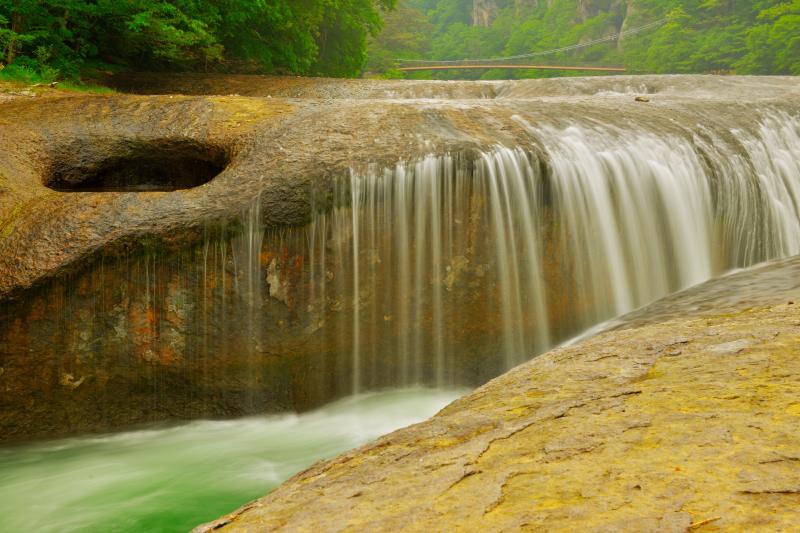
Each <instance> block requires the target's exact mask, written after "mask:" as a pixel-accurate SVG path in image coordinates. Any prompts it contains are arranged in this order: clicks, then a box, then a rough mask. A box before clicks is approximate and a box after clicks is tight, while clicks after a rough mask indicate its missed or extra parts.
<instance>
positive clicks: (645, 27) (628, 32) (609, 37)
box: [395, 18, 669, 64]
mask: <svg viewBox="0 0 800 533" xmlns="http://www.w3.org/2000/svg"><path fill="white" fill-rule="evenodd" d="M668 20H669V19H668V18H662V19H659V20H655V21H653V22H649V23H647V24H644V25H642V26H637V27H636V28H631V29H629V30H625V31H620V32H617V33H614V34H612V35H607V36H605V37H599V38H597V39H593V40H591V41H587V42H584V43H579V44H573V45H570V46H563V47H561V48H552V49H550V50H544V51H541V52H531V53H528V54H520V55H515V56H505V57H492V58H488V59H450V60H435V59H395V61H398V62H400V63H437V64H458V63H464V62H475V61H481V62H488V63H491V62H494V61H508V60H514V59H526V58H529V57H539V56H546V55H553V54H558V53H561V52H569V51H571V50H577V49H579V48H586V47H587V46H594V45H596V44H600V43H604V42H608V41H616V40H617V39H619V38H620V37H624V36H626V35H633V34H636V33H641V32H643V31H646V30H649V29H652V28H656V27H658V26H661V25H662V24H664V23H665V22H667V21H668Z"/></svg>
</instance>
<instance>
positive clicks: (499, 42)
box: [370, 0, 800, 78]
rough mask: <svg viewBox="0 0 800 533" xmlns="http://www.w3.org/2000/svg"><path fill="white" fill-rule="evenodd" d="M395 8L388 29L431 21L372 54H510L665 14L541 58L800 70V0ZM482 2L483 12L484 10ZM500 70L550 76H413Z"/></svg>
mask: <svg viewBox="0 0 800 533" xmlns="http://www.w3.org/2000/svg"><path fill="white" fill-rule="evenodd" d="M398 9H399V10H405V11H407V12H408V14H407V15H406V16H405V17H403V20H400V21H395V20H394V19H392V18H390V19H387V24H386V28H385V30H384V33H387V34H392V33H397V32H398V29H397V28H396V27H395V24H397V25H399V26H400V27H403V28H405V31H406V32H411V31H412V29H411V28H409V25H408V21H410V20H415V19H416V18H421V19H422V20H423V21H424V22H425V23H426V24H428V25H429V26H430V29H426V30H425V31H423V32H422V33H421V34H420V35H419V39H417V40H416V41H415V42H414V46H413V49H410V48H409V46H407V45H403V46H397V45H395V44H393V41H386V40H381V38H380V37H379V38H378V39H377V40H374V41H373V42H371V44H370V56H371V57H383V58H386V57H394V58H408V59H434V60H455V59H466V58H491V57H503V56H513V55H518V54H526V53H530V52H537V51H542V50H549V49H554V48H559V47H564V46H570V45H573V44H577V43H583V42H587V41H590V40H592V39H597V38H601V37H606V36H609V35H613V34H616V33H618V32H619V31H624V30H626V29H631V28H635V27H638V26H641V25H644V24H647V23H649V22H653V21H658V20H662V19H666V20H665V21H664V23H663V24H661V25H660V26H659V27H657V28H655V29H652V30H649V31H646V32H642V33H640V34H637V35H628V36H624V37H623V38H622V39H621V40H617V41H612V42H611V43H603V44H598V45H595V46H589V47H586V48H581V49H579V50H573V51H570V52H565V53H562V54H556V55H554V56H551V57H548V58H537V61H538V60H541V61H546V60H547V59H551V60H552V61H554V62H556V61H557V62H567V63H568V64H579V65H603V66H616V65H619V66H624V67H626V68H627V69H628V71H630V72H634V73H708V72H726V73H738V74H800V0H755V1H742V0H549V1H545V0H477V1H476V0H400V4H399V6H398ZM476 9H477V10H482V11H483V13H482V16H481V17H480V18H479V19H476V18H475V10H476ZM487 20H488V21H489V23H488V24H486V21H487ZM383 63H384V64H385V63H387V61H386V60H385V59H384V60H383ZM379 67H380V65H377V64H374V63H373V62H372V61H371V62H370V68H372V69H373V70H376V71H380V68H379ZM389 73H390V74H391V71H390V72H389ZM498 74H502V76H503V77H507V76H508V75H517V76H521V77H530V76H539V75H547V73H542V72H533V71H523V72H519V71H518V72H500V73H498V72H491V71H490V72H484V73H481V72H475V71H473V72H465V71H447V72H442V73H436V74H430V73H427V74H415V76H434V77H462V78H464V77H478V76H483V77H487V78H488V77H494V76H495V75H498ZM560 74H561V75H563V73H560Z"/></svg>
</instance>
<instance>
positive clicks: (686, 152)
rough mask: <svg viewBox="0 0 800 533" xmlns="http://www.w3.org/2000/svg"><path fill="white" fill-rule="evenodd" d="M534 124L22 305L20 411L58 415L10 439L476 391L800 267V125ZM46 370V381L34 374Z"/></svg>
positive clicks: (101, 272)
mask: <svg viewBox="0 0 800 533" xmlns="http://www.w3.org/2000/svg"><path fill="white" fill-rule="evenodd" d="M514 120H515V121H516V122H515V123H516V124H517V125H518V126H519V127H520V130H521V131H522V132H523V133H522V134H520V135H518V136H517V137H516V142H515V143H514V144H513V145H511V144H510V143H509V145H499V144H498V145H495V146H489V147H486V148H484V149H483V150H482V151H476V150H473V151H466V152H465V151H458V152H453V153H439V154H432V155H428V156H424V157H420V158H418V159H415V160H408V161H401V162H398V163H396V164H395V165H393V166H389V167H379V166H377V165H370V166H365V167H354V168H353V169H352V170H351V171H350V172H349V174H348V175H346V176H342V177H341V179H334V180H332V182H325V183H322V184H319V185H318V187H319V188H318V189H314V190H311V191H309V197H310V198H311V199H312V202H313V204H314V205H313V206H312V207H313V215H312V217H311V218H310V220H309V222H308V224H306V225H305V226H298V227H265V226H264V225H263V219H262V210H263V209H265V208H264V207H263V206H262V200H261V199H259V198H255V199H254V200H253V202H252V204H250V205H249V206H246V208H245V209H243V211H242V213H241V216H240V217H239V218H238V220H233V221H229V222H228V223H226V224H222V225H220V224H218V223H216V222H215V223H209V224H208V226H207V227H206V228H205V230H204V231H205V238H204V240H202V241H200V242H199V243H198V244H196V245H192V246H186V247H183V248H180V249H176V248H174V247H172V248H169V247H164V248H159V247H158V246H157V245H154V246H153V247H151V248H149V249H148V251H147V252H146V253H144V254H143V253H140V252H134V253H132V254H131V255H129V256H119V255H114V256H109V257H105V258H103V260H102V261H99V262H97V264H96V266H94V267H90V268H87V269H86V270H85V271H83V272H80V273H76V274H74V275H73V276H72V277H69V278H64V279H56V280H53V281H52V282H51V285H49V286H43V287H42V288H41V289H39V290H37V291H33V292H31V295H30V297H29V298H27V299H25V300H21V301H19V302H7V303H5V304H4V305H3V306H2V307H0V313H2V316H0V324H4V325H7V327H5V328H0V350H2V349H4V350H6V352H5V357H6V363H5V364H4V372H5V374H4V375H5V376H6V378H7V380H6V382H7V383H13V384H14V386H15V387H16V389H14V390H15V393H14V394H13V395H9V397H14V398H16V397H17V396H18V397H19V398H20V401H23V400H24V401H28V399H30V398H47V401H46V409H41V410H39V411H36V410H33V411H31V412H33V413H36V414H35V415H31V416H28V415H26V412H27V411H26V409H8V410H7V412H8V413H12V414H11V415H10V416H11V418H9V422H7V425H6V426H4V427H6V428H8V431H11V432H13V431H19V432H20V435H24V436H26V437H27V436H29V435H30V430H29V428H30V427H35V428H40V427H41V428H48V427H53V428H64V431H65V432H71V431H77V430H91V429H95V428H106V427H108V426H109V425H115V424H116V425H122V424H123V423H132V422H145V421H149V420H163V419H170V418H177V417H184V418H198V417H208V416H213V417H231V416H235V415H240V414H245V413H254V412H263V411H265V410H287V409H298V410H303V409H309V408H312V407H314V406H318V405H321V404H324V403H326V402H328V401H330V400H331V399H334V398H337V397H341V396H344V395H347V394H351V393H357V392H362V391H369V390H375V389H382V388H390V387H397V386H410V385H418V384H423V385H435V386H438V387H450V386H475V385H479V384H481V383H484V382H486V381H487V380H488V379H491V378H492V377H494V376H497V375H498V374H500V373H502V372H504V371H505V370H508V369H509V368H511V367H513V366H515V365H517V364H519V363H521V362H523V361H525V360H527V359H529V358H531V357H533V356H535V355H536V354H539V353H542V352H544V351H546V350H547V349H549V348H550V347H552V346H553V345H555V344H556V343H559V342H561V341H563V340H565V339H568V338H571V337H573V336H575V335H576V334H578V333H580V332H581V331H584V330H586V329H587V328H590V327H592V326H594V325H596V324H598V323H600V322H603V321H606V320H608V319H610V318H612V317H614V316H617V315H620V314H622V313H626V312H628V311H631V310H633V309H635V308H637V307H639V306H642V305H645V304H647V303H649V302H652V301H653V300H655V299H658V298H660V297H662V296H664V295H666V294H668V293H671V292H674V291H677V290H679V289H682V288H685V287H688V286H691V285H694V284H697V283H699V282H702V281H704V280H706V279H709V278H711V277H713V276H716V275H719V274H721V273H722V272H724V271H726V270H729V269H732V268H739V267H745V266H748V265H752V264H754V263H758V262H761V261H765V260H768V259H774V258H779V257H786V256H789V255H793V254H798V253H800V118H798V117H797V116H791V115H788V114H785V113H781V112H769V113H764V114H763V115H762V116H761V118H760V119H759V120H757V121H750V122H752V126H751V127H749V128H748V129H746V130H745V129H725V128H723V127H720V125H719V124H713V125H711V126H702V125H687V126H681V125H677V124H671V125H669V126H665V125H664V124H663V123H659V124H656V125H651V126H649V129H647V128H645V127H644V126H640V127H636V126H631V125H629V126H626V127H624V128H622V127H618V126H614V125H613V121H607V122H603V123H599V122H596V121H590V120H583V121H580V120H570V121H564V122H563V123H561V124H559V123H558V122H545V121H541V120H538V121H534V120H532V119H530V117H528V118H524V117H515V118H514ZM34 360H36V361H48V362H49V363H48V365H37V366H36V367H35V368H36V369H37V372H38V373H37V372H32V371H27V370H26V371H24V372H23V369H29V368H30V363H29V362H30V361H34ZM132 369H135V371H133V370H132ZM111 384H113V386H111ZM74 391H75V392H74ZM78 393H80V395H81V396H77V394H78ZM76 398H79V400H76ZM31 401H34V400H31ZM132 405H133V406H137V407H136V408H135V409H131V408H130V406H132ZM120 412H124V413H125V417H123V418H119V417H118V413H120ZM42 413H44V414H42ZM34 416H35V418H32V417H34ZM43 417H45V418H43ZM65 421H68V422H65ZM26 424H27V425H26ZM33 424H35V426H33ZM18 428H21V429H18ZM36 430H37V431H38V429H36ZM42 431H44V430H42ZM12 436H13V435H12Z"/></svg>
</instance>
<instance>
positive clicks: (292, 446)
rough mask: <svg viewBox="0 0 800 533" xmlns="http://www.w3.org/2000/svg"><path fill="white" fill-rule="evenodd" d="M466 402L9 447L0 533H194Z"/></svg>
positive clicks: (391, 395)
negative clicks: (317, 466)
mask: <svg viewBox="0 0 800 533" xmlns="http://www.w3.org/2000/svg"><path fill="white" fill-rule="evenodd" d="M463 392H464V391H463V390H433V389H423V388H413V389H400V390H395V391H388V392H377V393H368V394H362V395H358V396H353V397H349V398H347V399H344V400H340V401H338V402H335V403H333V404H330V405H328V406H326V407H324V408H322V409H319V410H316V411H312V412H309V413H305V414H301V415H294V414H286V415H275V416H268V417H252V418H243V419H237V420H227V421H197V422H192V423H189V424H185V425H181V426H176V427H166V428H152V429H144V430H139V431H130V432H125V433H118V434H111V435H102V436H92V437H84V438H74V439H65V440H58V441H48V442H43V443H38V444H32V445H25V446H17V447H11V448H0V514H2V516H3V525H2V530H3V531H6V532H8V533H17V532H19V533H23V532H31V531H36V532H41V533H44V532H66V531H87V532H88V531H104V532H138V531H141V532H152V531H160V532H172V531H175V532H182V531H188V530H189V529H191V528H193V527H194V526H196V525H197V524H198V523H200V522H202V521H210V520H213V519H215V518H217V517H218V516H220V515H222V514H225V513H227V512H230V511H231V510H233V509H235V508H236V507H238V506H240V505H242V504H243V503H245V502H247V501H249V500H253V499H255V498H257V497H260V496H262V495H264V494H266V493H267V492H268V491H269V490H271V489H272V488H274V487H276V486H277V485H278V484H280V483H281V482H282V481H284V480H285V479H286V478H288V477H289V476H291V475H292V474H294V473H296V472H298V471H300V470H302V469H304V468H306V467H308V466H310V465H311V464H312V463H313V462H315V461H317V460H319V459H321V458H328V457H333V456H335V455H337V454H339V453H341V452H343V451H345V450H348V449H350V448H353V447H356V446H358V445H360V444H363V443H365V442H367V441H369V440H372V439H375V438H377V437H379V436H381V435H383V434H385V433H388V432H390V431H393V430H394V429H397V428H400V427H404V426H407V425H409V424H413V423H415V422H419V421H421V420H424V419H425V418H428V417H429V416H432V415H433V414H434V413H436V412H437V411H438V410H439V409H440V408H442V407H444V406H445V405H446V404H447V403H449V402H450V401H452V400H453V399H455V398H456V397H457V396H459V395H461V394H463Z"/></svg>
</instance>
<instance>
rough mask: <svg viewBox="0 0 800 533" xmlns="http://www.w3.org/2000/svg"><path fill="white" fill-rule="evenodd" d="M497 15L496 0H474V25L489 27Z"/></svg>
mask: <svg viewBox="0 0 800 533" xmlns="http://www.w3.org/2000/svg"><path fill="white" fill-rule="evenodd" d="M496 16H497V2H495V0H472V25H473V26H481V27H484V28H488V27H489V26H491V24H492V22H493V21H494V19H495V17H496Z"/></svg>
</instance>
